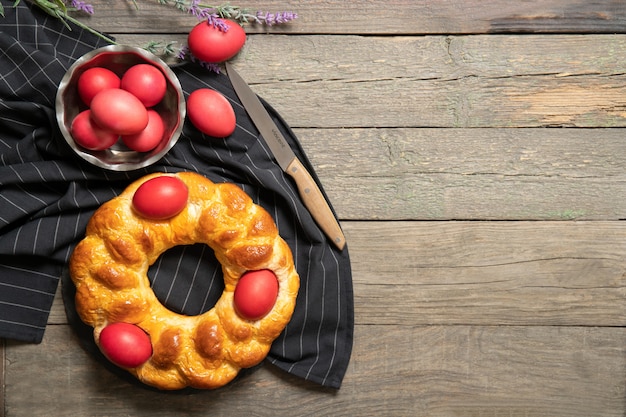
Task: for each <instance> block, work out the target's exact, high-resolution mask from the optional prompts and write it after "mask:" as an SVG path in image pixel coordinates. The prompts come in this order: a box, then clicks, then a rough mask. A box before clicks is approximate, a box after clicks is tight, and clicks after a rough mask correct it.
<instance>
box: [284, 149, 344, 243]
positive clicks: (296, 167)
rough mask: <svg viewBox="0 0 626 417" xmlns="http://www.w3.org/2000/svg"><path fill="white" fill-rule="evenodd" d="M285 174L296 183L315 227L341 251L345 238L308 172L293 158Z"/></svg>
mask: <svg viewBox="0 0 626 417" xmlns="http://www.w3.org/2000/svg"><path fill="white" fill-rule="evenodd" d="M285 172H286V173H287V174H288V175H290V176H291V177H292V178H293V179H294V180H295V181H296V185H297V186H298V192H299V193H300V198H302V201H303V202H304V205H305V206H306V208H307V209H308V210H309V213H311V216H313V219H315V221H316V222H317V225H318V226H319V227H320V229H322V231H323V232H324V233H325V234H326V236H328V238H329V239H330V240H331V241H332V242H333V244H334V245H335V246H336V247H337V248H338V249H339V250H342V249H343V247H344V246H345V244H346V238H345V237H344V235H343V232H342V231H341V227H339V223H338V222H337V219H336V218H335V216H334V214H333V212H332V210H331V209H330V206H329V205H328V203H327V202H326V199H325V198H324V195H323V194H322V192H321V191H320V189H319V187H318V186H317V183H316V182H315V180H314V179H313V177H311V174H310V173H309V171H307V170H306V168H305V167H304V165H302V162H300V160H299V159H298V158H294V159H293V161H291V163H290V164H289V166H288V167H287V170H286V171H285Z"/></svg>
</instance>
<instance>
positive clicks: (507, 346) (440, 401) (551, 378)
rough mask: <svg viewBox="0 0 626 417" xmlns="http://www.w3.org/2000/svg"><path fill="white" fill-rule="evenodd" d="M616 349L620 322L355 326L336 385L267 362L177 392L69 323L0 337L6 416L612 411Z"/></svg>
mask: <svg viewBox="0 0 626 417" xmlns="http://www.w3.org/2000/svg"><path fill="white" fill-rule="evenodd" d="M625 358H626V330H625V329H624V328H597V327H552V326H547V327H542V326H534V327H515V326H513V327H511V326H504V327H500V326H486V327H483V326H412V325H409V324H406V325H396V326H385V325H359V326H357V327H356V329H355V345H354V351H353V356H352V360H351V363H350V366H349V369H348V372H347V374H346V378H345V380H344V384H343V387H342V388H341V389H340V390H339V391H338V392H334V391H331V390H325V389H322V388H319V387H317V386H315V385H313V384H309V383H305V382H303V381H301V380H299V379H297V378H295V377H291V376H288V375H286V374H285V373H283V372H282V371H278V370H276V369H274V368H272V367H271V366H270V365H266V366H265V367H263V368H261V369H259V370H258V371H256V372H254V373H252V374H249V375H247V376H245V377H244V378H242V379H240V380H238V381H237V382H235V383H234V384H232V385H230V386H229V387H228V388H226V389H222V390H219V391H206V392H197V393H191V394H190V393H187V394H182V395H181V394H175V393H158V392H153V391H149V390H146V389H144V388H141V387H138V386H136V385H133V384H131V383H128V382H127V381H125V380H122V379H121V378H119V377H117V376H114V375H113V374H111V373H110V372H109V371H107V370H106V369H104V367H102V366H101V364H99V363H97V362H96V361H95V360H94V359H93V358H91V357H90V356H88V355H87V354H86V353H85V352H84V351H83V350H82V349H81V348H80V347H79V345H78V342H77V341H76V339H75V337H74V335H73V334H72V333H71V331H70V329H69V328H68V326H52V327H51V328H50V330H49V331H48V332H47V334H46V336H45V337H44V341H43V343H42V344H41V345H20V344H19V343H14V342H8V347H7V381H6V383H7V386H6V390H7V399H6V401H7V403H6V407H7V414H8V415H10V416H12V417H21V416H28V417H38V416H46V417H47V416H50V415H71V416H76V417H82V416H90V417H91V416H105V415H106V416H123V415H131V414H132V415H133V416H138V417H141V416H150V417H159V416H171V415H173V414H176V415H197V414H200V413H206V412H207V410H210V413H211V415H213V416H246V415H258V416H264V415H267V416H275V415H299V416H305V415H311V416H313V415H316V416H318V415H336V416H354V415H394V416H396V415H407V416H408V415H415V413H417V414H420V415H429V416H450V415H463V416H483V415H532V416H539V415H568V416H581V417H582V416H584V417H587V416H597V415H602V416H622V415H623V413H624V401H623V395H624V391H625V390H626V386H625V380H624V369H625V368H626V359H625ZM244 398H245V400H242V399H244Z"/></svg>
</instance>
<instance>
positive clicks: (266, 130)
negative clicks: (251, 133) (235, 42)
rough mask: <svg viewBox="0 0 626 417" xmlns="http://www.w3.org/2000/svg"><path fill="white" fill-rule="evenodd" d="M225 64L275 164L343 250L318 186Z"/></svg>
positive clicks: (337, 228)
mask: <svg viewBox="0 0 626 417" xmlns="http://www.w3.org/2000/svg"><path fill="white" fill-rule="evenodd" d="M224 64H225V66H226V73H227V74H228V77H229V78H230V81H231V83H232V85H233V88H234V89H235V92H236V93H237V96H238V97H239V99H240V100H241V103H242V104H243V106H244V108H245V109H246V112H247V113H248V115H249V116H250V119H252V122H253V123H254V125H255V126H256V127H257V129H258V130H259V132H260V133H261V136H263V139H264V140H265V143H267V146H268V147H269V148H270V151H271V152H272V154H273V156H274V158H275V159H276V162H278V165H279V166H280V167H281V169H282V170H283V171H284V172H285V173H286V174H287V175H289V176H290V177H291V178H293V180H294V181H295V183H296V186H297V188H298V193H299V194H300V198H301V199H302V202H303V203H304V205H305V207H306V208H307V209H308V210H309V213H311V216H312V217H313V219H314V220H315V222H316V223H317V225H318V226H319V227H320V229H321V230H322V231H323V232H324V234H325V235H326V236H327V237H328V238H329V239H330V241H331V242H332V243H333V244H334V245H335V246H336V247H337V248H338V249H339V250H342V249H343V248H344V246H345V244H346V239H345V237H344V234H343V232H342V230H341V227H340V226H339V223H338V222H337V219H336V218H335V215H334V214H333V212H332V210H331V208H330V206H329V205H328V202H327V201H326V199H325V198H324V195H323V194H322V191H321V190H320V188H319V187H318V186H317V183H316V182H315V180H314V179H313V177H312V176H311V174H310V173H309V171H307V169H306V168H305V167H304V165H303V164H302V161H300V160H299V159H298V157H297V156H296V155H295V154H294V152H293V150H292V149H291V147H290V146H289V144H288V143H287V141H286V140H285V137H284V136H283V135H282V133H281V132H280V130H279V129H278V126H276V124H275V123H274V121H273V120H272V118H271V116H270V115H269V113H268V112H267V110H266V109H265V107H264V106H263V104H262V103H261V101H260V100H259V98H258V96H257V95H256V93H255V92H254V91H252V89H251V88H250V86H249V85H248V83H246V82H245V80H244V79H243V78H241V76H240V75H239V74H238V73H237V72H236V71H235V70H234V69H233V68H232V65H230V64H229V63H228V62H225V63H224Z"/></svg>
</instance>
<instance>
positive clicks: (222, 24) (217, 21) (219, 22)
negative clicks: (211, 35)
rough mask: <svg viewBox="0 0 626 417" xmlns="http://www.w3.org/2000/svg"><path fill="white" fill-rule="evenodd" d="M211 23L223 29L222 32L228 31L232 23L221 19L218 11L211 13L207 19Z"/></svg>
mask: <svg viewBox="0 0 626 417" xmlns="http://www.w3.org/2000/svg"><path fill="white" fill-rule="evenodd" d="M206 21H207V23H208V24H209V25H213V27H214V28H216V29H219V30H221V31H222V32H228V29H230V25H229V24H228V23H226V22H225V21H224V19H221V18H220V17H219V16H218V15H217V14H216V13H213V14H212V15H209V16H208V17H207V19H206Z"/></svg>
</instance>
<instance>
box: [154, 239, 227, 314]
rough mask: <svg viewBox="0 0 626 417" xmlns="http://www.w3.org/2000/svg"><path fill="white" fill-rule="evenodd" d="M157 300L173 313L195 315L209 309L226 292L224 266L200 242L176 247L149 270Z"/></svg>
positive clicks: (211, 250) (165, 253) (210, 250)
mask: <svg viewBox="0 0 626 417" xmlns="http://www.w3.org/2000/svg"><path fill="white" fill-rule="evenodd" d="M148 278H149V279H150V286H151V287H152V290H153V291H154V293H155V295H156V297H157V298H158V300H159V301H160V302H161V303H162V304H163V305H164V306H165V307H167V308H168V309H170V310H172V311H173V312H176V313H180V314H185V315H188V316H196V315H199V314H202V313H204V312H206V311H208V310H210V309H211V308H212V307H213V306H214V305H215V303H216V302H217V300H218V299H219V298H220V296H221V295H222V293H223V292H224V276H223V274H222V266H221V264H220V263H219V262H218V261H217V259H216V258H215V254H214V253H213V249H211V248H210V247H209V246H207V245H205V244H201V243H197V244H195V245H188V246H176V247H174V248H171V249H169V250H167V251H165V252H164V253H162V254H161V256H159V258H158V259H157V260H156V262H154V264H152V265H151V266H150V268H149V269H148Z"/></svg>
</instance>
